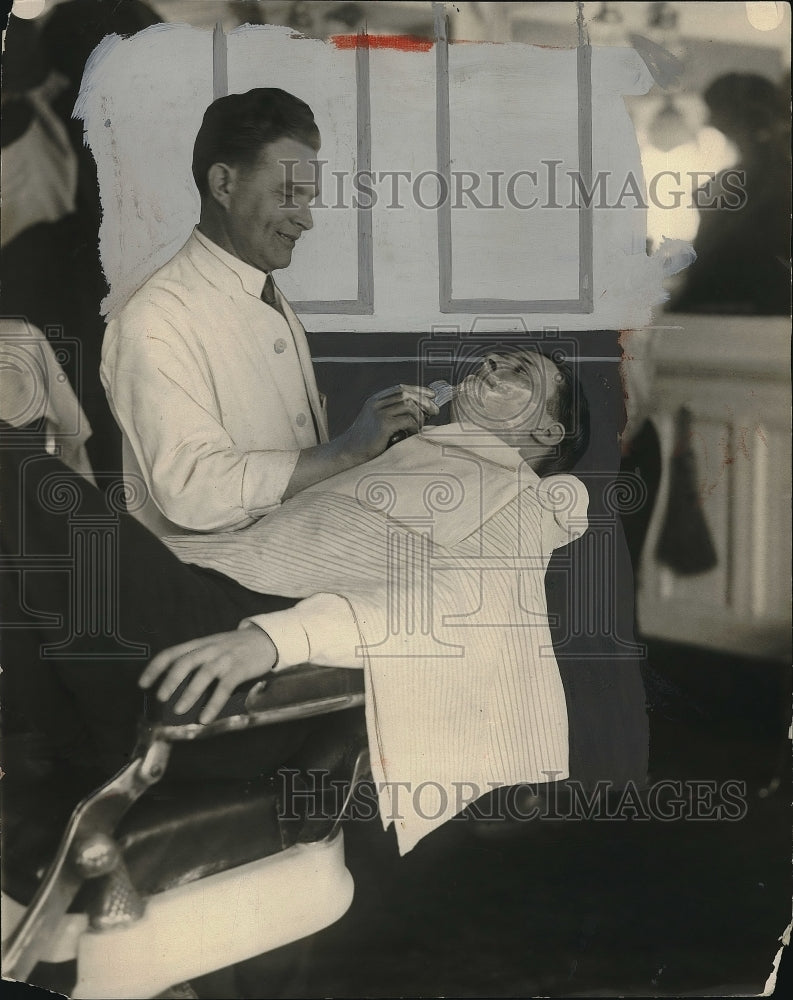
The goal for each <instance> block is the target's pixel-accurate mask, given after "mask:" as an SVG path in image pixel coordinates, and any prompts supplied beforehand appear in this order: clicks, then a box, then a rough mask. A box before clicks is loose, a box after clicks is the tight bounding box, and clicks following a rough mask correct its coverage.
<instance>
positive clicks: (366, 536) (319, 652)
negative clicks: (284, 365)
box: [3, 351, 588, 851]
mask: <svg viewBox="0 0 793 1000" xmlns="http://www.w3.org/2000/svg"><path fill="white" fill-rule="evenodd" d="M453 415H454V417H455V418H456V420H455V423H453V424H452V425H449V426H448V427H437V428H432V429H428V430H427V431H425V432H424V433H422V434H420V435H417V436H416V437H414V438H411V439H408V440H406V441H404V442H402V443H401V444H399V445H397V446H395V447H394V448H392V449H390V450H389V451H387V452H386V453H385V454H384V455H382V456H380V457H379V458H377V459H375V460H374V461H373V462H370V463H368V464H367V465H365V466H363V467H361V468H360V469H358V470H355V472H349V473H346V474H344V475H342V476H338V477H334V478H333V479H332V480H328V481H326V482H325V483H323V484H321V485H319V484H318V485H317V486H316V487H314V488H311V489H309V490H306V491H303V492H302V493H301V494H299V495H298V496H296V497H294V498H293V499H292V500H291V501H289V502H287V503H286V504H284V505H283V506H282V508H281V509H280V510H279V511H277V512H274V513H272V514H270V515H268V517H267V518H265V519H262V520H261V521H260V522H258V523H257V524H256V525H253V526H252V527H250V528H247V529H243V530H238V531H235V532H228V533H225V534H220V535H199V536H189V537H183V538H180V539H176V540H172V548H173V549H175V550H176V549H178V550H179V555H180V557H181V560H183V561H182V562H180V561H179V560H177V559H175V558H174V556H173V555H172V554H171V553H170V552H168V550H167V549H166V548H165V547H164V546H163V545H162V544H161V543H160V542H159V541H158V540H157V539H155V538H154V537H153V536H152V535H150V534H149V533H148V532H147V531H145V529H143V528H142V527H141V526H140V525H139V524H137V523H135V522H134V521H132V519H131V518H126V517H123V516H121V517H119V519H118V550H119V567H118V571H119V588H118V591H119V594H120V595H121V598H122V599H121V601H120V605H119V621H118V623H117V631H118V634H119V635H120V636H122V637H123V638H124V640H126V641H127V642H128V643H129V642H139V643H146V644H147V645H148V647H150V652H151V653H154V654H158V653H159V654H160V655H155V657H154V659H153V660H152V661H151V663H150V665H149V667H148V668H147V669H146V670H145V671H144V672H143V674H142V676H140V682H141V684H143V685H144V686H150V685H151V684H153V683H154V682H155V681H156V680H158V678H160V677H161V676H162V675H163V674H164V675H165V676H164V678H163V680H162V682H161V684H160V688H159V692H158V693H159V696H160V697H161V698H163V699H166V700H167V699H169V698H170V699H171V701H172V703H173V702H174V701H175V708H176V711H177V712H183V711H184V710H186V709H188V708H189V707H190V705H191V704H192V703H194V702H195V701H196V699H197V698H198V697H199V696H200V695H201V694H202V693H203V692H208V691H209V690H210V689H213V690H212V693H211V694H210V696H209V700H208V702H207V703H206V705H205V706H203V707H202V708H201V719H202V721H208V720H209V719H210V718H212V717H214V716H215V715H216V714H217V712H218V711H219V710H220V709H221V708H222V706H223V703H224V702H225V701H226V699H227V697H228V694H229V693H230V692H231V690H233V689H234V688H235V687H236V686H238V685H239V684H240V683H243V682H244V681H246V680H251V679H255V678H258V677H261V676H262V675H264V674H266V673H267V672H268V671H269V670H270V669H272V668H276V669H282V668H285V667H287V666H289V665H290V664H293V663H297V662H302V661H306V660H309V661H312V662H315V663H320V664H340V665H343V666H348V667H355V666H358V667H363V668H365V669H366V672H367V687H368V708H367V715H368V730H369V739H370V746H371V749H372V751H373V753H372V757H373V767H374V771H375V775H376V777H378V778H379V779H380V780H381V784H384V783H385V782H386V781H392V780H405V781H410V782H413V783H414V784H415V783H419V782H421V781H431V782H435V783H437V785H438V786H439V787H441V788H448V787H449V784H450V783H454V782H460V781H462V782H473V783H474V784H475V785H476V786H477V787H479V788H481V789H482V790H483V791H485V790H487V789H488V782H497V783H501V784H514V783H519V782H524V781H526V782H528V781H538V780H539V781H543V780H547V779H546V775H547V774H548V773H553V774H554V775H555V776H556V777H564V776H565V775H566V773H567V736H568V734H567V716H566V710H565V699H564V692H563V689H562V686H561V682H560V679H559V673H558V667H557V665H556V661H555V658H554V655H553V650H552V647H551V641H550V634H549V632H548V624H547V608H546V605H545V592H544V574H545V567H546V564H547V559H548V556H549V554H550V551H551V549H552V548H554V547H555V546H558V545H563V544H565V543H566V542H567V541H569V540H570V539H571V538H572V537H574V536H575V535H576V534H580V533H581V532H582V531H583V530H585V524H586V521H585V510H586V503H587V500H586V492H585V490H584V488H583V486H582V485H581V484H580V483H579V482H578V481H577V480H575V479H574V478H573V477H571V476H564V477H563V478H562V479H559V478H558V477H555V476H554V477H551V478H545V479H541V478H540V475H539V474H540V473H543V474H545V473H549V472H550V473H554V472H557V471H559V470H563V469H566V468H568V467H570V466H571V465H572V464H573V463H574V462H575V461H576V460H577V458H578V457H580V455H581V454H582V453H583V451H584V450H585V448H586V442H587V436H588V425H587V417H586V403H585V400H584V398H583V395H582V393H581V392H580V389H579V388H578V386H577V383H576V382H575V379H574V378H573V376H572V373H571V371H570V370H569V368H567V366H565V365H559V366H557V365H555V364H554V363H553V362H552V361H550V360H549V359H548V358H546V357H544V356H543V355H541V354H539V353H537V352H533V351H525V352H523V351H522V352H515V353H511V354H509V355H493V356H490V357H488V358H487V359H486V360H485V361H484V363H483V364H482V366H481V368H480V370H479V371H478V372H477V373H476V374H475V375H473V376H471V377H469V378H468V379H466V380H465V381H464V382H463V383H462V384H461V386H460V387H459V389H458V393H457V397H456V401H455V412H454V414H453ZM515 444H517V445H518V447H517V448H516V447H514V445H515ZM19 456H20V452H19V450H18V449H17V450H14V449H10V450H9V451H8V457H7V461H8V462H9V463H10V464H12V465H13V464H14V463H15V462H17V464H18V465H20V466H21V465H22V463H20V462H19V461H18V459H19ZM58 467H59V463H57V460H55V459H51V458H48V457H44V456H40V457H39V460H38V461H37V462H33V463H29V464H28V465H27V466H26V467H25V469H24V470H22V469H20V471H21V472H24V474H23V475H22V482H23V490H22V492H21V495H22V497H23V500H24V501H26V502H25V503H24V507H23V509H24V517H22V516H21V514H22V512H21V511H20V512H17V514H16V516H14V511H13V508H14V506H15V504H16V500H17V498H18V496H19V495H20V494H18V493H16V492H15V491H13V490H12V491H11V494H12V495H10V496H9V506H7V507H6V510H8V511H9V513H10V514H11V516H10V517H8V518H7V519H6V520H5V523H4V526H3V531H4V536H8V538H9V540H8V541H6V540H5V538H4V542H5V544H6V545H7V546H9V547H10V551H13V552H19V551H24V546H23V547H20V544H19V538H18V537H17V538H14V537H13V535H14V531H15V530H18V529H19V528H20V527H22V524H23V522H24V527H25V528H26V529H27V531H28V533H29V534H30V537H31V538H35V540H36V545H37V546H39V551H43V552H47V553H50V554H51V553H60V552H62V551H63V550H64V549H66V548H67V547H68V546H67V538H66V535H65V531H64V528H68V523H67V520H66V519H65V518H64V517H63V515H62V513H59V512H58V511H57V510H53V509H52V507H50V508H49V509H47V507H46V506H42V504H41V486H42V481H43V480H44V479H46V477H47V476H50V477H52V474H53V472H54V470H55V469H57V468H58ZM61 472H63V470H62V468H61ZM405 483H407V484H409V486H410V488H408V489H405V488H404V484H405ZM384 487H390V489H391V491H392V494H395V499H396V502H397V507H395V508H392V510H391V512H390V513H389V512H388V511H386V512H384V511H382V510H377V509H373V504H374V505H375V506H376V502H377V497H378V493H380V494H382V491H383V489H384ZM428 488H429V492H428ZM433 489H435V490H437V489H440V490H441V493H442V492H443V491H444V490H445V491H446V492H447V494H448V499H447V500H446V501H444V499H443V496H442V495H440V496H439V495H436V499H439V503H438V504H437V507H438V509H437V510H436V511H435V512H434V513H433V515H432V517H431V518H430V519H429V520H428V517H427V514H428V508H427V506H426V504H425V502H424V500H425V498H426V497H428V496H430V494H431V492H432V490H433ZM450 490H451V494H449V491H450ZM81 491H82V504H83V506H81V512H84V511H85V510H87V509H89V508H90V507H91V505H92V504H96V503H97V502H98V500H97V497H96V496H95V495H94V494H93V492H92V490H91V488H90V487H89V486H88V485H87V484H84V483H83V484H81ZM400 505H401V506H400ZM400 518H401V519H402V520H400ZM417 518H418V520H417ZM428 530H429V531H431V535H432V537H431V539H430V538H429V537H428ZM398 550H399V551H398ZM417 553H418V554H419V556H420V559H421V558H423V560H424V567H423V570H419V564H418V563H416V564H414V557H415V556H416V554H417ZM389 559H390V562H389ZM186 562H191V563H193V565H186V564H185V563H186ZM199 565H200V566H203V567H204V568H199ZM408 571H410V572H411V573H412V576H409V575H408ZM58 576H60V574H50V575H49V576H44V575H42V574H31V575H30V578H29V584H28V587H27V591H26V598H27V601H28V605H29V606H30V607H32V608H33V609H34V610H35V611H38V612H49V613H56V612H58V611H60V613H61V614H62V615H67V613H68V608H69V606H70V605H69V600H70V594H69V588H68V586H66V585H63V583H61V585H60V586H59V584H58V581H57V578H58ZM274 591H275V592H279V593H280V594H282V595H284V596H283V597H280V598H276V597H265V596H263V595H264V593H266V592H270V593H272V592H274ZM296 598H307V599H305V600H302V601H301V603H300V604H299V605H298V607H297V608H296V609H295V610H294V611H285V610H284V609H286V608H288V607H289V606H290V605H291V604H293V603H294V599H296ZM396 607H401V608H402V618H401V620H399V619H398V620H394V617H393V615H391V614H390V611H391V610H393V609H394V608H396ZM422 609H423V610H422ZM277 611H280V612H281V613H280V614H273V613H272V612H277ZM262 613H264V615H262ZM422 615H423V617H422ZM240 620H242V621H243V622H250V621H253V622H254V623H255V624H257V625H259V626H260V627H258V628H246V629H240V630H237V631H231V632H229V631H228V630H229V629H233V628H235V626H237V625H238V624H239V623H240ZM67 622H68V616H67ZM49 628H50V641H52V640H51V637H52V632H53V629H52V626H49ZM36 631H37V634H38V635H39V639H38V641H39V643H40V642H41V641H42V640H41V633H42V631H46V630H45V629H44V627H43V626H40V627H39V628H38V629H37V630H36ZM54 631H55V632H56V634H57V630H54ZM206 632H220V633H221V634H219V635H211V636H210V637H209V638H207V639H202V640H198V641H196V639H195V637H196V636H199V635H202V634H204V633H206ZM145 658H146V657H145V656H144V655H143V654H142V655H141V656H139V657H137V658H135V657H131V656H126V657H124V658H123V659H122V658H119V659H118V660H117V662H114V663H111V664H108V663H107V662H101V661H98V660H97V658H96V657H93V658H91V659H88V660H86V659H80V658H79V657H75V662H74V663H70V662H69V661H58V662H49V663H44V662H42V663H39V664H37V667H38V669H41V670H44V671H46V672H48V673H50V674H53V673H54V674H56V675H57V677H58V681H59V683H61V684H62V685H63V686H64V688H65V690H66V693H67V694H68V697H69V698H70V699H74V700H76V701H77V702H79V703H81V705H82V706H83V710H84V713H85V708H86V705H87V714H88V716H89V717H90V720H91V722H92V723H93V724H95V729H96V727H97V726H98V729H99V731H100V739H99V741H100V742H102V740H104V742H105V749H107V747H108V745H112V746H113V748H114V749H115V751H116V753H119V752H123V751H122V747H123V748H124V749H125V750H127V751H128V749H129V747H130V746H131V742H132V741H131V738H130V733H131V732H134V720H135V718H136V715H137V713H138V712H139V710H140V707H141V705H140V699H139V698H135V697H134V695H133V692H134V684H135V681H136V680H137V679H138V676H139V675H140V668H141V666H142V664H143V662H144V660H145ZM107 659H110V657H107ZM100 663H101V666H100ZM12 666H13V665H12ZM19 666H20V669H19V670H18V671H15V673H16V674H17V675H20V674H21V675H26V680H27V682H28V686H30V684H33V685H34V687H35V684H34V680H33V678H32V677H31V675H30V669H28V670H27V671H26V669H25V667H26V665H25V664H20V665H19ZM33 673H35V670H34V671H33ZM180 684H182V685H183V686H184V689H183V690H181V691H179V690H178V689H179V686H180ZM108 704H113V705H114V711H113V713H112V715H111V713H108V711H107V705H108ZM94 735H96V733H94ZM122 737H126V742H122ZM294 739H295V737H294V736H290V740H292V741H294ZM267 740H268V749H270V748H271V749H272V751H273V752H272V754H271V753H269V752H268V753H267V754H266V756H267V759H268V761H270V760H272V759H274V756H275V755H276V754H277V753H281V752H282V751H283V748H282V747H277V746H276V745H275V744H276V743H277V742H278V741H277V740H276V739H275V737H274V735H273V734H270V735H268V736H267ZM263 749H264V748H263ZM286 757H288V754H286V756H285V757H282V760H283V759H286ZM237 763H238V766H239V767H240V768H242V769H245V768H246V767H249V766H250V762H247V761H244V760H239V761H238V762H237ZM258 764H259V762H256V766H258ZM265 766H266V764H265V761H264V760H262V761H261V767H262V768H264V767H265ZM386 794H387V793H386ZM381 808H382V809H383V816H384V818H387V817H388V816H390V815H393V814H394V813H393V809H392V804H391V803H390V802H388V801H386V800H384V799H381ZM448 808H449V809H451V808H452V804H451V802H450V803H448ZM426 811H427V812H432V810H431V809H429V808H427V810H426ZM447 813H448V809H447V810H439V811H438V816H437V818H436V819H433V820H432V821H431V822H430V821H423V820H422V818H421V817H418V818H416V817H414V818H413V820H412V821H411V822H408V820H407V819H406V820H404V821H403V822H401V823H400V824H399V825H398V827H397V831H398V834H399V836H400V847H401V849H402V850H403V851H404V850H408V849H409V847H410V846H411V845H412V843H414V842H415V841H416V840H417V839H418V838H419V837H421V836H423V835H424V834H425V833H427V832H429V830H430V829H432V828H433V826H436V825H438V824H439V823H440V822H443V820H444V819H445V818H448V815H447ZM405 824H407V826H406V825H405ZM408 826H409V827H410V829H408V828H407V827H408Z"/></svg>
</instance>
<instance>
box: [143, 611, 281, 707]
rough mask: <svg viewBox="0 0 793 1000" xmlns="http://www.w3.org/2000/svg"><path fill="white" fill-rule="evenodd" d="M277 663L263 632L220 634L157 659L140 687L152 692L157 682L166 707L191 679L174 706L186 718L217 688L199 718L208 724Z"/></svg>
mask: <svg viewBox="0 0 793 1000" xmlns="http://www.w3.org/2000/svg"><path fill="white" fill-rule="evenodd" d="M277 658H278V652H277V650H276V648H275V646H274V644H273V642H272V640H271V639H270V637H269V636H268V635H267V633H266V632H264V631H262V630H261V629H242V630H239V631H236V632H220V633H218V634H217V635H208V636H204V638H202V639H196V640H194V641H192V642H184V643H182V644H181V645H179V646H172V647H171V648H170V649H165V650H163V651H162V652H161V653H158V654H157V656H155V657H154V659H153V660H152V661H151V663H149V665H148V666H147V667H146V669H145V670H144V671H143V673H142V674H141V675H140V678H139V680H138V684H139V685H140V686H141V687H143V688H148V687H151V686H152V685H153V684H154V683H155V682H157V681H159V687H158V689H157V698H158V700H159V701H163V702H165V701H168V699H169V698H170V697H171V695H173V693H174V692H175V691H176V689H177V688H178V687H179V685H180V684H181V683H182V681H184V680H185V679H186V678H187V677H188V676H189V675H190V674H192V675H193V676H192V678H191V680H190V682H189V683H188V685H187V686H186V687H185V689H184V691H183V692H182V694H181V695H180V697H179V700H178V701H177V702H176V705H175V706H174V710H175V711H176V712H178V713H179V714H183V713H184V712H188V711H189V710H190V709H191V708H192V707H193V705H195V704H196V702H197V701H198V700H199V699H200V698H201V696H202V695H203V694H204V693H205V692H206V691H208V690H209V688H210V687H213V686H214V690H213V692H212V696H211V697H210V699H209V701H208V702H207V704H206V706H205V708H204V709H203V711H202V712H201V715H200V717H199V721H200V722H202V723H204V724H206V723H208V722H212V720H213V719H215V718H216V717H217V716H218V714H219V713H220V711H221V709H222V708H223V706H224V705H225V704H226V702H227V701H228V700H229V697H230V696H231V694H232V692H233V691H234V689H235V688H237V687H239V685H240V684H244V683H245V682H246V681H250V680H256V679H257V678H259V677H262V676H264V674H266V673H268V672H269V671H270V670H271V669H272V668H273V666H274V665H275V663H276V660H277Z"/></svg>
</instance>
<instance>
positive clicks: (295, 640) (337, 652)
mask: <svg viewBox="0 0 793 1000" xmlns="http://www.w3.org/2000/svg"><path fill="white" fill-rule="evenodd" d="M251 626H258V627H259V628H260V629H263V630H264V631H265V632H266V633H267V634H268V635H269V636H270V638H271V639H272V641H273V644H274V645H275V648H276V649H277V650H278V660H277V662H276V665H275V667H274V668H273V669H274V670H286V668H287V667H294V666H297V665H298V664H299V663H313V664H315V665H316V666H321V667H359V668H363V665H364V661H363V659H362V658H361V657H357V656H356V650H357V649H358V647H359V646H360V645H361V637H360V633H359V631H358V625H357V624H356V621H355V616H354V615H353V611H352V608H351V607H350V605H349V603H348V602H347V601H346V600H345V598H343V597H340V596H339V595H338V594H315V595H314V596H313V597H307V598H306V599H305V600H303V601H300V602H299V603H298V604H296V605H295V606H294V607H293V608H287V609H286V610H285V611H273V612H270V613H269V614H263V615H253V616H252V617H250V618H245V619H244V620H243V621H241V622H240V628H250V627H251Z"/></svg>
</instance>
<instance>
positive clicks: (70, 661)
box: [0, 425, 323, 778]
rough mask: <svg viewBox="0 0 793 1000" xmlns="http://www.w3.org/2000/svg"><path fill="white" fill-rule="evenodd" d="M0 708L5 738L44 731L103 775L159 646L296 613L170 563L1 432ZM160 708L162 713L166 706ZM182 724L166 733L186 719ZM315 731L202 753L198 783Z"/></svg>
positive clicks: (297, 728) (89, 493)
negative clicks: (266, 615) (259, 616)
mask: <svg viewBox="0 0 793 1000" xmlns="http://www.w3.org/2000/svg"><path fill="white" fill-rule="evenodd" d="M0 480H1V481H2V497H1V502H2V519H1V521H2V524H1V527H0V532H1V534H0V539H1V544H2V552H3V568H2V572H1V573H0V577H1V578H2V579H1V582H2V622H3V637H2V638H3V667H4V672H3V675H2V680H1V681H0V683H2V686H3V704H4V712H5V716H6V720H5V721H6V725H7V730H6V731H8V727H10V728H11V729H16V728H22V729H31V728H32V729H36V730H38V731H40V732H41V731H44V732H45V733H46V736H47V738H48V740H49V741H50V744H51V745H52V747H53V750H54V752H55V754H56V755H60V756H61V757H72V758H73V759H77V758H88V759H90V760H91V761H92V762H93V763H98V762H101V763H102V765H103V767H104V768H105V770H107V772H108V773H112V772H113V771H115V770H116V769H117V767H119V766H121V765H122V764H124V763H125V762H126V760H127V759H128V756H129V754H130V751H131V750H132V748H133V747H134V744H135V739H136V733H137V727H138V723H139V721H140V719H141V717H142V715H143V714H144V713H145V711H146V710H147V709H150V708H151V701H152V699H153V696H152V695H151V694H146V696H145V698H148V699H149V705H148V706H147V705H146V704H145V699H144V693H143V691H142V690H141V689H140V688H138V686H137V683H136V682H137V678H138V676H139V675H140V673H141V671H142V669H143V667H144V666H145V665H146V663H148V661H149V660H150V659H151V657H152V656H154V654H155V653H157V652H159V651H160V650H162V649H166V648H168V647H169V646H173V645H176V644H177V643H182V642H186V641H189V640H191V639H195V638H197V637H199V636H203V635H209V634H212V633H214V632H225V631H229V630H232V629H235V628H236V627H237V626H238V624H239V622H240V621H241V620H242V619H243V618H245V617H246V616H248V615H251V614H256V613H261V612H266V611H275V610H279V609H282V608H285V607H289V606H290V605H292V604H294V601H293V600H291V599H288V598H282V597H273V596H266V595H262V594H257V593H254V592H253V591H250V590H247V589H246V588H244V587H242V586H240V585H239V584H237V583H236V582H235V581H234V580H231V579H229V578H227V577H225V576H223V575H222V574H219V573H214V572H212V571H209V570H203V569H200V568H197V567H194V566H188V565H185V564H183V563H181V562H180V561H179V560H178V559H177V558H176V557H175V556H174V555H172V554H171V552H169V550H168V549H167V548H166V547H165V546H164V545H163V544H162V543H161V542H160V540H159V539H158V538H156V537H155V536H154V535H152V534H151V533H150V532H149V531H148V530H147V529H146V528H144V527H143V526H142V525H141V524H140V523H138V522H137V521H136V520H135V519H134V518H133V517H131V516H130V515H128V514H126V513H119V512H118V511H117V510H114V509H112V505H113V496H112V491H111V493H109V494H108V495H107V496H106V495H105V494H103V493H102V492H101V491H100V490H98V489H95V488H94V487H93V486H92V485H91V484H90V483H88V482H87V481H86V480H84V479H83V478H82V477H80V476H79V475H77V474H76V473H73V472H71V471H70V470H69V469H67V468H66V467H65V466H64V465H63V464H62V463H61V462H60V461H59V460H58V459H56V458H53V457H51V456H49V455H47V454H46V452H45V451H44V450H43V448H42V447H40V446H38V445H37V444H35V443H31V439H30V436H29V435H24V434H21V433H20V432H19V431H16V430H14V429H12V428H9V427H7V425H1V426H0ZM175 697H176V696H174V698H175ZM174 698H172V699H171V704H172V703H173V701H174ZM197 711H198V709H195V710H193V711H192V712H191V713H190V714H189V715H185V716H175V715H173V714H171V716H170V718H171V720H172V721H190V720H191V719H194V718H195V716H196V714H197ZM321 725H323V723H322V722H321V720H317V721H315V720H308V721H307V722H305V723H297V724H290V725H289V726H277V727H271V728H269V729H264V730H261V731H259V732H250V733H247V732H246V733H238V734H233V735H232V736H227V737H223V738H222V739H220V740H214V741H212V743H213V744H218V745H220V748H219V749H215V748H214V747H213V748H209V747H207V748H206V749H205V748H204V747H202V750H201V755H202V763H201V766H200V767H197V766H196V761H195V758H191V760H192V761H193V764H192V767H191V769H193V768H195V770H196V776H197V777H200V778H206V777H222V776H224V775H228V776H229V777H237V778H246V777H253V776H255V775H257V774H267V773H273V771H274V770H277V768H278V767H279V766H280V765H281V764H283V763H285V761H286V760H288V759H289V757H290V756H291V755H292V753H293V752H295V751H296V750H297V749H299V747H300V746H301V745H302V744H303V742H304V741H305V739H306V738H307V736H308V735H309V734H310V733H312V732H313V731H315V730H316V728H317V727H318V726H321Z"/></svg>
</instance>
